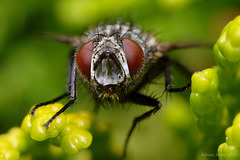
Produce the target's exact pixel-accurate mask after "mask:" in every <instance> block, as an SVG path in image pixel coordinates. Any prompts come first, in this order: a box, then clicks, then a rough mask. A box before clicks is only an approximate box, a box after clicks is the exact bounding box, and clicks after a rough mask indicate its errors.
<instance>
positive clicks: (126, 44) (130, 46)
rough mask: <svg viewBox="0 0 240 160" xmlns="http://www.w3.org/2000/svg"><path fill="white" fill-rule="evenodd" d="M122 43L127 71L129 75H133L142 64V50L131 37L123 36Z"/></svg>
mask: <svg viewBox="0 0 240 160" xmlns="http://www.w3.org/2000/svg"><path fill="white" fill-rule="evenodd" d="M122 43H123V48H124V51H125V55H126V59H127V63H128V68H129V72H130V74H131V76H133V75H135V74H136V73H137V72H138V70H139V69H140V68H141V66H142V64H143V60H144V54H143V50H142V48H141V47H140V46H139V44H138V43H137V42H135V41H133V40H131V39H128V38H123V40H122Z"/></svg>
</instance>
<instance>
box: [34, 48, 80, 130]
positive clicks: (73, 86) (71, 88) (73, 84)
mask: <svg viewBox="0 0 240 160" xmlns="http://www.w3.org/2000/svg"><path fill="white" fill-rule="evenodd" d="M67 89H68V91H67V92H66V93H64V94H63V95H61V96H59V97H57V98H55V99H53V100H51V101H47V102H43V103H39V104H38V105H36V106H35V107H34V108H33V109H32V110H31V112H30V114H32V115H33V114H34V112H35V110H36V109H37V108H39V107H41V106H43V105H47V104H52V103H55V102H57V101H59V100H61V99H63V98H65V97H67V96H68V97H69V99H70V100H69V101H68V103H67V104H66V105H64V107H63V108H61V109H60V110H59V111H57V112H56V113H55V114H54V115H53V116H52V117H51V118H50V119H49V120H48V121H47V122H46V123H44V124H43V126H44V127H46V128H48V125H49V124H50V123H51V122H52V121H53V120H54V119H55V118H56V117H57V116H58V115H60V114H61V113H63V112H64V111H65V110H66V109H67V108H68V107H69V106H71V105H73V104H74V102H75V100H76V98H77V68H76V64H75V63H74V52H71V54H70V57H69V67H68V86H67Z"/></svg>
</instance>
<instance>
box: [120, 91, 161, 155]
mask: <svg viewBox="0 0 240 160" xmlns="http://www.w3.org/2000/svg"><path fill="white" fill-rule="evenodd" d="M129 100H130V101H132V102H133V103H136V104H140V105H144V106H150V107H153V109H151V110H150V111H148V112H146V113H144V114H142V115H140V116H138V117H136V118H135V119H134V120H133V123H132V126H131V128H130V130H129V132H128V134H127V138H126V141H125V144H124V150H123V157H125V156H126V153H127V146H128V143H129V139H130V137H131V135H132V133H133V131H134V129H135V127H136V126H137V124H138V123H139V122H141V121H142V120H144V119H146V118H148V117H150V116H152V115H153V114H154V113H156V112H157V111H158V110H159V109H160V108H161V107H162V104H161V102H159V101H158V100H156V99H154V98H151V97H148V96H145V95H142V94H140V93H132V94H130V96H129Z"/></svg>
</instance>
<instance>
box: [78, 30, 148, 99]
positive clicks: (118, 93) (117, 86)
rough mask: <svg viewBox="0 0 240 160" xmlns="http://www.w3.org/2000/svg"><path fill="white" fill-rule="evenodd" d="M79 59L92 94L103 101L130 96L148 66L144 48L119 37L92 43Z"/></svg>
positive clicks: (81, 71) (128, 39)
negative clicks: (137, 80) (141, 73)
mask: <svg viewBox="0 0 240 160" xmlns="http://www.w3.org/2000/svg"><path fill="white" fill-rule="evenodd" d="M75 59H76V64H77V68H78V70H79V72H80V75H81V76H82V77H83V79H84V80H85V81H86V82H87V84H88V85H87V86H88V87H89V89H90V91H91V92H92V93H93V94H94V95H95V96H96V97H98V98H99V99H102V100H103V99H110V100H120V99H122V97H124V96H126V95H127V94H128V93H129V92H130V91H131V90H132V89H133V88H134V87H133V86H135V84H136V83H137V82H136V79H138V76H139V75H140V74H139V73H140V72H141V71H142V70H143V68H144V66H145V65H144V62H145V59H144V52H143V48H142V47H141V46H140V45H139V44H138V43H137V42H136V41H134V40H132V39H130V38H121V37H120V36H119V35H118V34H116V35H112V36H104V35H101V36H100V37H98V39H97V40H90V41H89V42H87V43H85V44H84V45H83V46H82V47H81V48H80V49H79V50H78V52H77V54H76V58H75Z"/></svg>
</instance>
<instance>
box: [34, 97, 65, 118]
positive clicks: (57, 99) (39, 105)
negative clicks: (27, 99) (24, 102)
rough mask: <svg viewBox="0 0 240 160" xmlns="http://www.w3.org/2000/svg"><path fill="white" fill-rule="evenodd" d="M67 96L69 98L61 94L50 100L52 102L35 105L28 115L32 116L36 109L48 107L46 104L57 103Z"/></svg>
mask: <svg viewBox="0 0 240 160" xmlns="http://www.w3.org/2000/svg"><path fill="white" fill-rule="evenodd" d="M67 96H69V93H64V94H62V95H61V96H59V97H56V98H54V99H52V100H50V101H47V102H43V103H39V104H37V105H36V106H34V107H33V109H32V110H31V111H30V115H34V113H35V111H36V109H38V108H39V107H42V106H45V105H48V104H52V103H55V102H57V101H59V100H61V99H63V98H65V97H67Z"/></svg>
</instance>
